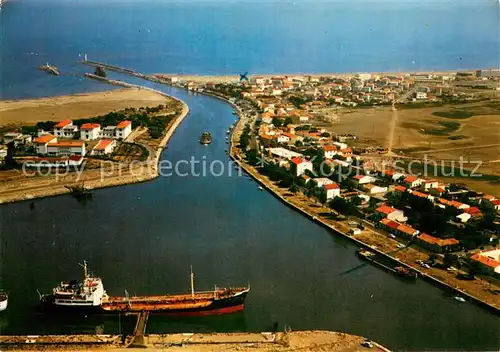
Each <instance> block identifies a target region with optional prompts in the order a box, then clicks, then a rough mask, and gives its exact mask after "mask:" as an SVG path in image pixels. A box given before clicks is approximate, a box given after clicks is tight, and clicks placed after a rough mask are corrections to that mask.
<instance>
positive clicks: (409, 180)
mask: <svg viewBox="0 0 500 352" xmlns="http://www.w3.org/2000/svg"><path fill="white" fill-rule="evenodd" d="M416 180H417V178H416V177H415V176H408V177H406V178H405V179H404V181H405V182H409V183H413V182H415V181H416Z"/></svg>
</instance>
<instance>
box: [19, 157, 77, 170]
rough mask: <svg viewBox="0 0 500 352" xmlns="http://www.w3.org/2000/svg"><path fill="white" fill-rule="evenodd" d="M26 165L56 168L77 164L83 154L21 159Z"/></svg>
mask: <svg viewBox="0 0 500 352" xmlns="http://www.w3.org/2000/svg"><path fill="white" fill-rule="evenodd" d="M21 162H22V164H23V165H24V166H26V167H36V168H58V167H70V166H79V165H81V164H82V162H83V156H80V155H72V156H70V157H28V158H23V159H21Z"/></svg>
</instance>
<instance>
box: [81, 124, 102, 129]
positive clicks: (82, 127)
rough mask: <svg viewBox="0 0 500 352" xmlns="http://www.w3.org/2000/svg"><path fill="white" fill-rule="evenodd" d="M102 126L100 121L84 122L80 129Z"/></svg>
mask: <svg viewBox="0 0 500 352" xmlns="http://www.w3.org/2000/svg"><path fill="white" fill-rule="evenodd" d="M99 127H101V125H99V124H98V123H84V124H83V125H82V126H81V127H80V129H81V130H92V129H94V128H99Z"/></svg>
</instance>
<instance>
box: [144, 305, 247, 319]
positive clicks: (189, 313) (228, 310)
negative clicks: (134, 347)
mask: <svg viewBox="0 0 500 352" xmlns="http://www.w3.org/2000/svg"><path fill="white" fill-rule="evenodd" d="M244 307H245V305H244V304H240V305H237V306H232V307H224V308H219V309H211V310H201V311H187V312H158V314H161V315H170V316H183V317H195V316H205V315H222V314H230V313H236V312H241V311H242V310H243V308H244ZM151 313H153V314H156V313H157V312H154V311H152V312H151Z"/></svg>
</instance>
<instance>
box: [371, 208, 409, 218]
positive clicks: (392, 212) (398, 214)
mask: <svg viewBox="0 0 500 352" xmlns="http://www.w3.org/2000/svg"><path fill="white" fill-rule="evenodd" d="M375 212H377V213H379V214H383V215H385V217H386V218H387V219H389V220H393V221H399V222H405V221H406V220H408V218H407V217H405V215H404V212H403V211H402V210H399V209H396V208H393V207H390V206H388V205H381V206H380V207H378V208H377V209H375Z"/></svg>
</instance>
